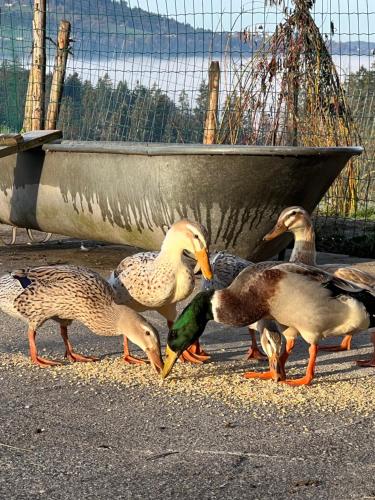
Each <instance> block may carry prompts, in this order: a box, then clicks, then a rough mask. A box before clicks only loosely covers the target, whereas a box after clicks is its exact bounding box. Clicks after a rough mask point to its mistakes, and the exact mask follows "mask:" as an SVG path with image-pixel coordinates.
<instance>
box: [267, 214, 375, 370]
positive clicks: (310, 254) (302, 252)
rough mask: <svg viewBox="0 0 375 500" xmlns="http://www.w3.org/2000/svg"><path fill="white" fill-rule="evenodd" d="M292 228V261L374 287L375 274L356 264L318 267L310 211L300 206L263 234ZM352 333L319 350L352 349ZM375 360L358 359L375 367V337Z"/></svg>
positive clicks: (270, 235) (274, 236)
mask: <svg viewBox="0 0 375 500" xmlns="http://www.w3.org/2000/svg"><path fill="white" fill-rule="evenodd" d="M286 231H289V232H291V233H293V236H294V246H293V251H292V254H291V256H290V259H289V261H290V262H300V263H302V264H307V265H310V266H317V267H319V268H320V269H324V270H325V271H328V272H329V273H332V274H333V275H334V276H336V277H338V278H342V279H344V280H348V281H351V282H353V283H355V284H356V285H358V286H359V287H361V286H362V285H363V286H365V287H371V288H373V289H375V274H374V275H372V274H371V273H369V272H365V271H363V270H361V269H360V268H358V267H356V265H354V266H352V265H348V266H343V265H342V264H325V265H321V266H318V265H317V263H316V249H315V232H314V227H313V224H312V221H311V218H310V215H309V214H308V212H307V211H306V210H305V209H304V208H302V207H299V206H294V207H288V208H286V209H285V210H283V211H282V212H281V214H280V215H279V218H278V220H277V222H276V224H275V227H274V228H273V229H272V230H271V231H270V232H269V233H268V234H266V236H265V237H264V239H265V240H272V239H274V238H276V237H277V236H279V235H281V234H283V233H285V232H286ZM351 339H352V336H351V335H346V336H345V337H344V339H343V341H342V343H341V344H340V345H339V346H326V347H320V349H326V350H339V351H343V350H349V349H350V347H351ZM373 342H374V359H371V360H369V361H367V360H366V361H359V362H358V364H361V365H363V366H366V365H368V366H374V364H375V338H374V339H373Z"/></svg>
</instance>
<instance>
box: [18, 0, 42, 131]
mask: <svg viewBox="0 0 375 500" xmlns="http://www.w3.org/2000/svg"><path fill="white" fill-rule="evenodd" d="M45 83H46V0H34V15H33V53H32V64H31V68H30V74H29V82H28V86H27V94H26V103H25V116H24V121H23V128H24V130H25V131H27V132H28V131H30V130H41V129H43V120H44V98H45Z"/></svg>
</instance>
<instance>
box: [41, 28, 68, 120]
mask: <svg viewBox="0 0 375 500" xmlns="http://www.w3.org/2000/svg"><path fill="white" fill-rule="evenodd" d="M69 42H70V22H69V21H65V20H63V21H61V23H60V27H59V32H58V35H57V48H56V56H55V64H54V67H53V75H52V83H51V93H50V96H49V104H48V110H47V119H46V126H45V128H46V130H54V129H55V128H56V123H57V120H58V117H59V110H60V104H61V97H62V93H63V88H64V78H65V70H66V63H67V60H68V50H69Z"/></svg>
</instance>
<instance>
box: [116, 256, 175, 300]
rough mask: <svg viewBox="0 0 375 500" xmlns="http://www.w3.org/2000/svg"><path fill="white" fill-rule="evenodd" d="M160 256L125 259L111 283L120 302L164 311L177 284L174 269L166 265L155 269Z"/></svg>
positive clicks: (164, 263)
mask: <svg viewBox="0 0 375 500" xmlns="http://www.w3.org/2000/svg"><path fill="white" fill-rule="evenodd" d="M158 255H159V253H158V252H143V253H139V254H136V255H133V256H130V257H127V258H126V259H123V260H122V261H121V262H120V264H119V265H118V267H117V269H116V270H115V271H114V272H113V273H112V275H111V277H110V278H109V280H108V282H109V283H110V285H111V286H112V287H113V289H114V291H115V294H116V297H117V301H118V302H120V303H121V304H130V303H132V302H134V301H136V302H138V303H139V304H141V305H143V306H145V307H148V308H155V307H161V306H163V305H164V304H165V302H166V300H168V299H169V298H170V297H173V294H174V291H175V287H176V280H175V275H174V272H173V269H172V268H171V267H170V266H169V265H168V263H166V262H160V263H158V265H157V266H156V265H154V263H155V260H156V258H157V257H158Z"/></svg>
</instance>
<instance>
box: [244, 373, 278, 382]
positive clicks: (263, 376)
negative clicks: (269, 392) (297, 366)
mask: <svg viewBox="0 0 375 500" xmlns="http://www.w3.org/2000/svg"><path fill="white" fill-rule="evenodd" d="M243 376H244V378H259V379H261V380H271V379H272V378H273V374H272V373H271V372H246V373H244V374H243Z"/></svg>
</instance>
